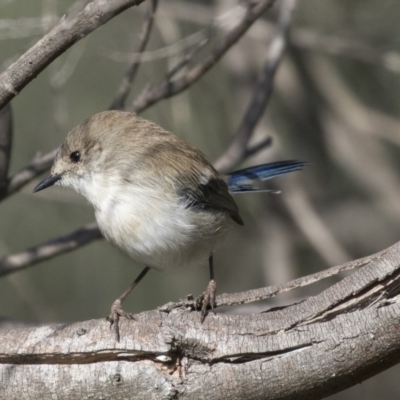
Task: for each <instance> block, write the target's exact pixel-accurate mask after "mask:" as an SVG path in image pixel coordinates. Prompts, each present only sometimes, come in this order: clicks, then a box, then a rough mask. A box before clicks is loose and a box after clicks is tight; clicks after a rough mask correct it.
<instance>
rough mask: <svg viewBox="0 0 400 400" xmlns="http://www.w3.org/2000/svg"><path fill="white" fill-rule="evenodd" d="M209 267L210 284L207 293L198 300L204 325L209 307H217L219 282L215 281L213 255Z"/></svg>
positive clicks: (209, 260)
mask: <svg viewBox="0 0 400 400" xmlns="http://www.w3.org/2000/svg"><path fill="white" fill-rule="evenodd" d="M208 266H209V269H210V282H209V283H208V285H207V288H206V290H205V292H204V293H203V294H202V295H201V296H200V297H199V298H198V299H197V302H196V303H197V308H199V307H200V306H201V316H200V321H201V323H203V321H204V319H205V317H206V315H207V308H208V306H210V307H211V309H214V307H215V293H216V291H217V282H215V280H214V259H213V255H212V253H211V254H210V257H209V258H208Z"/></svg>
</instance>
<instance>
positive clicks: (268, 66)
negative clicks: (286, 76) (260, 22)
mask: <svg viewBox="0 0 400 400" xmlns="http://www.w3.org/2000/svg"><path fill="white" fill-rule="evenodd" d="M295 5H296V1H295V0H284V1H282V3H281V9H280V16H279V21H278V25H277V29H276V32H275V34H274V36H273V38H272V41H271V43H270V47H269V51H268V55H267V60H266V62H265V64H264V68H263V72H262V75H261V76H260V77H259V80H258V83H257V86H256V88H255V90H254V93H253V97H252V99H251V101H250V104H249V106H248V107H247V110H246V113H245V115H244V118H243V121H242V123H241V125H240V127H239V129H238V132H237V133H236V135H235V137H234V139H233V141H232V143H231V144H230V146H229V147H228V148H227V150H226V151H225V152H224V153H223V154H222V155H221V156H220V157H219V158H218V160H216V162H215V163H214V164H215V167H216V168H217V169H218V170H219V171H221V172H227V171H228V170H229V169H231V168H233V167H234V166H235V165H236V164H238V163H239V162H240V161H242V160H243V157H244V156H245V154H246V148H247V145H248V143H249V140H250V139H251V137H252V135H253V132H254V129H255V127H256V125H257V123H258V121H259V120H260V118H261V116H262V115H263V113H264V111H265V108H266V106H267V104H268V101H269V99H270V97H271V93H272V88H273V80H274V77H275V73H276V71H277V69H278V66H279V63H280V61H281V59H282V56H283V52H284V50H285V47H286V40H287V34H288V31H289V27H290V23H291V17H292V12H293V9H294V7H295Z"/></svg>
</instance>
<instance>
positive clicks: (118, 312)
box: [106, 299, 135, 342]
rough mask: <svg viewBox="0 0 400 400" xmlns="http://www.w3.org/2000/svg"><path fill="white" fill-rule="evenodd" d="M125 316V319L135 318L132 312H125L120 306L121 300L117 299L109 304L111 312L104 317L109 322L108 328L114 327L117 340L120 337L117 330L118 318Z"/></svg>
mask: <svg viewBox="0 0 400 400" xmlns="http://www.w3.org/2000/svg"><path fill="white" fill-rule="evenodd" d="M121 317H122V318H127V319H135V318H134V317H133V315H132V314H129V313H127V312H125V311H124V310H123V309H122V307H121V300H119V299H117V300H115V301H114V303H113V304H112V306H111V313H110V315H109V316H108V317H107V318H106V319H107V321H108V322H109V323H110V329H111V328H114V332H115V337H116V339H117V342H119V339H120V332H119V319H120V318H121Z"/></svg>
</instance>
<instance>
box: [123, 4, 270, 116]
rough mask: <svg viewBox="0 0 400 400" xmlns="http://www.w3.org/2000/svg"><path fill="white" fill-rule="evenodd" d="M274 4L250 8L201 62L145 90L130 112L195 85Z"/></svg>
mask: <svg viewBox="0 0 400 400" xmlns="http://www.w3.org/2000/svg"><path fill="white" fill-rule="evenodd" d="M274 3H275V0H263V1H259V2H258V3H256V4H255V5H253V6H250V8H249V9H248V11H247V13H246V14H245V16H244V18H243V20H242V21H241V22H240V23H239V24H238V25H237V26H236V27H235V28H234V29H232V30H231V31H230V32H229V33H228V34H227V35H226V36H225V39H224V40H223V42H222V43H221V44H220V45H219V46H217V47H216V48H215V49H214V50H213V51H212V52H211V53H210V54H209V55H208V56H207V57H206V58H205V59H204V60H203V61H202V62H200V63H198V64H196V65H194V66H192V67H191V68H190V69H189V70H188V71H187V72H186V73H185V74H184V76H182V77H181V78H179V79H176V80H175V81H171V79H170V78H168V77H167V78H166V79H164V81H163V82H161V83H160V84H159V85H157V86H152V87H148V88H146V89H145V90H144V91H143V92H142V93H141V94H140V95H139V96H138V97H137V98H136V99H135V101H134V102H133V104H132V106H131V107H130V110H131V111H135V112H141V111H143V110H145V109H147V108H148V107H150V106H151V105H153V104H154V103H156V102H157V101H159V100H162V99H166V98H168V97H171V96H174V95H176V94H178V93H180V92H182V91H183V90H185V89H186V88H187V87H189V86H190V85H192V84H193V83H195V82H196V81H197V80H198V79H200V78H201V77H202V76H203V75H204V74H205V73H206V72H207V71H208V70H209V69H210V68H212V67H213V66H214V65H215V64H216V63H217V62H218V61H219V60H220V59H221V57H222V56H223V55H224V54H225V53H226V52H227V51H228V50H229V49H230V48H231V47H232V46H233V45H234V44H235V43H236V42H237V41H238V40H239V39H240V38H241V37H242V36H243V35H244V34H245V33H246V32H247V30H248V29H249V28H250V27H251V26H252V25H253V23H254V22H255V21H256V20H257V19H258V18H259V17H260V15H262V14H263V12H264V11H265V10H267V9H268V8H269V7H271V6H272V5H273V4H274Z"/></svg>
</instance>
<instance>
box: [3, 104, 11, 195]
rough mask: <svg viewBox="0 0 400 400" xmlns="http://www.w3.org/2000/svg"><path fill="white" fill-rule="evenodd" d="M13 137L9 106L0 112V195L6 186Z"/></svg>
mask: <svg viewBox="0 0 400 400" xmlns="http://www.w3.org/2000/svg"><path fill="white" fill-rule="evenodd" d="M12 137H13V120H12V110H11V105H10V104H8V105H7V106H6V107H4V108H3V109H2V110H0V194H1V192H2V191H3V190H4V187H5V186H7V175H8V167H9V165H10V157H11V145H12Z"/></svg>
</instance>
